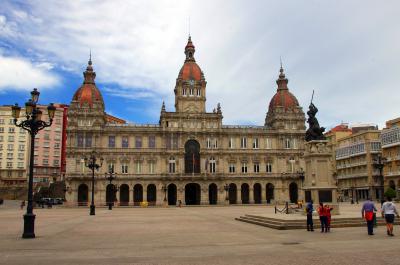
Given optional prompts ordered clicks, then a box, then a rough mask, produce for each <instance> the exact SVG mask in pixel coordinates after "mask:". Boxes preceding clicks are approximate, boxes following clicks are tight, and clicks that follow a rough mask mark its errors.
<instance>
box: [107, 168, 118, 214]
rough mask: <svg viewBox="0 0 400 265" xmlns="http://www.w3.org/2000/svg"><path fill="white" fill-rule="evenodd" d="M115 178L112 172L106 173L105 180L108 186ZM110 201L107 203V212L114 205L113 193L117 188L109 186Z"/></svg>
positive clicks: (115, 175)
mask: <svg viewBox="0 0 400 265" xmlns="http://www.w3.org/2000/svg"><path fill="white" fill-rule="evenodd" d="M116 178H117V174H115V173H114V172H112V171H110V172H108V174H107V173H106V179H107V180H108V181H109V182H110V185H112V181H113V180H114V179H116ZM111 188H112V190H111V196H112V198H111V200H112V201H109V202H108V210H112V207H113V204H114V199H115V193H116V192H117V187H116V186H115V185H112V186H111Z"/></svg>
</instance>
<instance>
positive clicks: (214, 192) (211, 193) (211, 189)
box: [208, 183, 218, 205]
mask: <svg viewBox="0 0 400 265" xmlns="http://www.w3.org/2000/svg"><path fill="white" fill-rule="evenodd" d="M208 200H209V202H210V204H211V205H214V204H217V202H218V187H217V185H216V184H215V183H211V184H210V185H209V186H208Z"/></svg>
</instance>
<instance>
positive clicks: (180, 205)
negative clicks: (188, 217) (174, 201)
mask: <svg viewBox="0 0 400 265" xmlns="http://www.w3.org/2000/svg"><path fill="white" fill-rule="evenodd" d="M178 206H179V208H181V207H182V201H181V200H179V201H178Z"/></svg>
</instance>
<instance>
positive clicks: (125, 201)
mask: <svg viewBox="0 0 400 265" xmlns="http://www.w3.org/2000/svg"><path fill="white" fill-rule="evenodd" d="M119 205H121V206H128V205H129V185H128V184H122V185H121V186H120V187H119Z"/></svg>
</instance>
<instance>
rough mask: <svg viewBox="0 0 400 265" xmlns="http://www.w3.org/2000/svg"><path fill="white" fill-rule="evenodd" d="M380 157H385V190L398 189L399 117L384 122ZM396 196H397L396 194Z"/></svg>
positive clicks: (399, 185) (399, 181) (399, 161)
mask: <svg viewBox="0 0 400 265" xmlns="http://www.w3.org/2000/svg"><path fill="white" fill-rule="evenodd" d="M381 141H382V157H383V158H384V159H386V163H385V166H384V168H383V175H384V183H385V184H384V185H385V190H386V189H387V188H388V187H391V188H392V189H394V190H395V191H397V192H399V189H400V118H396V119H393V120H389V121H387V122H386V128H384V129H383V130H382V133H381ZM397 197H398V196H397Z"/></svg>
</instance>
